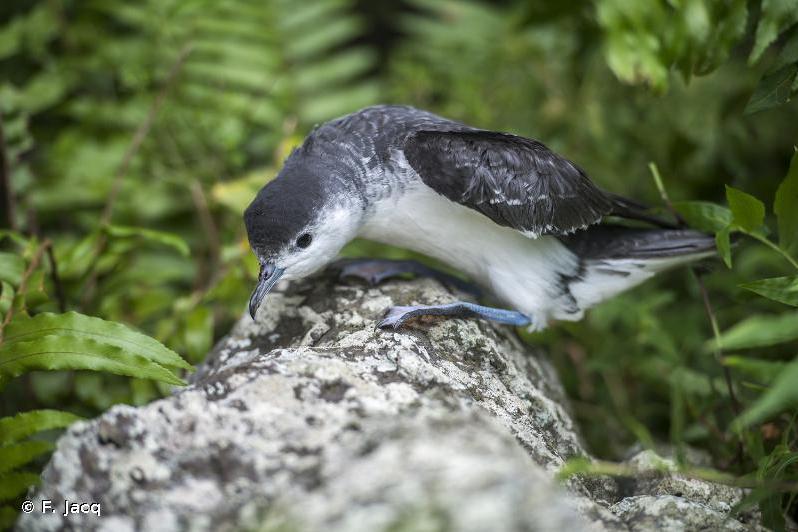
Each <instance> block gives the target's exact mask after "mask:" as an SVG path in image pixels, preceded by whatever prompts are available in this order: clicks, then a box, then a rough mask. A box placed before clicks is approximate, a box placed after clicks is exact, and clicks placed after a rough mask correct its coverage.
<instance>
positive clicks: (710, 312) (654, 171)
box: [648, 162, 742, 452]
mask: <svg viewBox="0 0 798 532" xmlns="http://www.w3.org/2000/svg"><path fill="white" fill-rule="evenodd" d="M648 168H649V170H650V171H651V175H652V176H653V178H654V183H655V184H656V186H657V190H659V195H660V197H661V198H662V201H663V203H664V204H665V207H666V208H667V209H668V210H669V211H670V212H671V214H672V215H673V217H674V218H675V219H676V221H677V223H678V224H679V225H680V226H686V225H687V223H686V222H685V220H684V218H682V217H681V216H680V215H679V213H678V212H676V209H675V208H674V206H673V203H672V202H671V200H670V197H668V192H667V190H665V185H664V184H663V182H662V177H661V176H660V174H659V169H658V168H657V165H656V164H654V163H653V162H651V163H649V164H648ZM690 271H691V272H692V273H693V276H694V277H695V280H696V282H697V283H698V290H699V291H700V292H701V299H702V300H703V302H704V310H705V311H706V314H707V318H709V323H710V325H711V326H712V334H713V336H714V338H715V345H714V348H713V354H714V355H715V360H717V361H718V364H720V367H721V371H723V379H724V380H725V381H726V388H728V390H729V398H730V399H731V403H732V411H733V412H734V414H735V416H738V415H740V410H741V409H740V402H739V401H738V400H737V394H736V393H735V392H734V386H733V383H732V378H731V371H730V370H729V367H728V366H726V365H725V364H724V363H723V350H722V349H721V344H720V327H718V319H717V317H716V316H715V311H714V309H713V308H712V302H711V301H710V300H709V292H708V291H707V287H706V286H705V285H704V280H703V279H702V278H701V274H700V273H699V272H698V270H696V268H695V267H692V266H691V267H690ZM739 446H742V437H741V438H740V440H739ZM739 450H740V447H738V452H739Z"/></svg>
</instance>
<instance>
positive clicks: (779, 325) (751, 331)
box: [706, 312, 798, 350]
mask: <svg viewBox="0 0 798 532" xmlns="http://www.w3.org/2000/svg"><path fill="white" fill-rule="evenodd" d="M797 338H798V312H788V313H784V314H775V315H762V316H751V317H750V318H746V319H745V320H743V321H741V322H740V323H738V324H736V325H734V326H733V327H732V328H730V329H728V330H726V331H724V332H723V333H721V335H720V347H721V348H722V349H749V348H751V347H764V346H769V345H776V344H781V343H784V342H789V341H792V340H795V339H797ZM713 347H717V344H716V343H715V340H714V339H713V340H710V341H709V342H707V345H706V348H707V350H710V349H711V348H713Z"/></svg>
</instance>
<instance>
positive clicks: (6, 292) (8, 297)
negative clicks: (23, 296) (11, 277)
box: [0, 281, 14, 316]
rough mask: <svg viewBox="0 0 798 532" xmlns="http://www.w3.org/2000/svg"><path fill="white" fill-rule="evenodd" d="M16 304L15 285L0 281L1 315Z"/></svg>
mask: <svg viewBox="0 0 798 532" xmlns="http://www.w3.org/2000/svg"><path fill="white" fill-rule="evenodd" d="M13 304H14V287H13V286H11V285H10V284H8V283H7V282H5V281H2V282H0V316H3V315H4V314H5V313H6V312H8V309H10V308H11V305H13Z"/></svg>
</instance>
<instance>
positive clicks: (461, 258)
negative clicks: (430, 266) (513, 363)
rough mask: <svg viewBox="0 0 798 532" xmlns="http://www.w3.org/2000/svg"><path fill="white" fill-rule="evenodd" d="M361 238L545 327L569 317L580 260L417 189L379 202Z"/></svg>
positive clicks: (549, 241)
mask: <svg viewBox="0 0 798 532" xmlns="http://www.w3.org/2000/svg"><path fill="white" fill-rule="evenodd" d="M360 236H362V237H363V238H368V239H370V240H376V241H379V242H384V243H386V244H391V245H395V246H400V247H404V248H407V249H411V250H413V251H417V252H419V253H423V254H425V255H429V256H431V257H435V258H436V259H439V260H441V261H443V262H445V263H447V264H449V265H451V266H453V267H455V268H457V269H459V270H461V271H463V272H464V273H466V274H468V275H469V276H470V277H471V278H472V279H473V280H475V281H476V282H478V283H479V284H481V285H483V286H484V287H486V288H488V289H489V290H491V291H492V292H493V293H494V294H495V295H496V296H497V297H498V298H499V299H500V300H501V301H502V302H504V303H505V304H507V305H509V306H511V307H512V308H514V309H516V310H519V311H521V312H523V313H524V314H527V315H528V316H530V317H531V318H532V319H533V322H535V323H534V325H535V326H537V327H543V326H545V324H546V323H547V322H548V320H549V319H550V318H552V317H557V318H559V317H565V316H564V315H562V314H563V312H567V311H566V310H565V309H563V308H562V307H563V304H564V303H563V301H562V300H561V297H562V291H561V286H562V278H561V275H568V274H570V273H571V272H574V271H576V268H577V259H576V257H575V256H574V255H573V254H572V253H571V252H570V251H569V250H568V249H567V248H566V247H565V246H564V245H563V244H562V243H560V241H559V240H557V239H556V238H554V237H550V236H543V237H539V238H536V239H532V238H529V237H526V236H524V235H523V234H521V233H520V232H518V231H516V230H514V229H510V228H507V227H501V226H499V225H497V224H495V223H494V222H493V221H491V220H490V219H489V218H487V217H486V216H483V215H481V214H479V213H478V212H476V211H474V210H472V209H469V208H467V207H463V206H461V205H458V204H456V203H454V202H452V201H449V200H447V199H446V198H444V197H443V196H440V195H439V194H437V193H436V192H435V191H433V190H432V189H430V188H428V187H427V186H426V185H423V184H418V185H416V186H415V187H414V188H413V189H412V190H408V191H406V192H405V193H404V194H402V195H401V197H399V198H387V199H384V200H381V201H380V202H379V203H378V205H377V206H376V210H375V211H374V212H373V213H372V214H371V215H370V216H369V218H368V220H367V222H366V223H365V225H364V226H363V227H362V229H361V231H360Z"/></svg>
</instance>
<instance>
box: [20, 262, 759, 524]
mask: <svg viewBox="0 0 798 532" xmlns="http://www.w3.org/2000/svg"><path fill="white" fill-rule="evenodd" d="M455 297H457V298H461V297H462V295H460V294H452V293H451V292H449V291H448V290H446V289H445V288H443V287H442V286H440V285H439V284H437V283H436V282H433V281H430V280H417V281H411V282H395V283H388V284H386V285H383V286H380V287H377V288H369V287H364V286H362V285H358V284H339V283H337V282H335V281H334V280H332V279H331V277H329V276H323V277H317V278H314V279H311V280H306V281H302V282H298V283H294V284H293V285H291V286H290V287H289V288H288V290H287V291H285V292H281V293H275V294H272V295H270V296H269V299H268V301H267V305H266V307H265V308H264V309H263V310H262V311H261V313H260V314H259V316H258V320H257V322H252V321H251V320H250V319H249V318H248V317H245V318H243V319H242V320H241V321H240V322H239V323H238V324H237V325H236V327H235V328H234V330H233V331H232V332H231V334H230V335H229V336H228V337H227V338H225V339H224V340H223V341H222V342H220V343H219V344H218V345H217V346H216V348H215V349H214V351H213V352H212V353H210V354H209V356H208V359H207V361H206V363H205V364H204V365H203V366H202V367H201V368H200V369H199V370H198V372H197V373H196V375H194V376H193V378H192V384H191V385H190V386H188V387H186V388H185V389H182V390H179V391H177V392H176V393H175V394H174V395H173V396H170V397H167V398H164V399H162V400H159V401H156V402H154V403H151V404H149V405H147V406H144V407H140V408H133V407H129V406H117V407H114V408H112V409H111V410H110V411H108V412H106V413H105V414H103V415H102V416H100V417H99V418H97V419H95V420H92V421H86V422H80V423H77V424H75V425H74V426H72V427H71V428H70V429H69V430H68V431H67V433H66V434H65V435H64V436H63V437H62V438H61V439H60V441H59V443H58V448H57V450H56V452H55V453H54V455H53V457H52V459H51V461H50V464H49V465H48V466H47V468H46V470H45V472H44V475H43V484H42V487H41V489H40V490H39V491H38V492H37V493H36V494H35V495H34V497H33V500H34V502H35V504H36V507H37V508H39V507H40V504H41V501H42V499H49V500H52V501H53V505H54V507H55V508H57V509H59V510H61V511H60V512H56V513H52V514H47V515H41V514H40V513H38V512H35V513H32V514H28V515H25V516H23V517H22V518H21V519H20V521H19V522H18V528H19V529H20V530H59V529H62V528H64V527H69V526H71V527H74V528H75V529H86V530H107V531H114V532H116V531H125V530H145V531H149V530H213V531H216V530H240V529H247V530H249V529H252V530H265V531H271V530H274V531H277V530H279V531H292V530H313V531H315V530H318V531H321V530H324V531H328V530H329V531H339V530H340V531H350V530H351V531H360V530H363V531H379V530H463V531H471V530H473V531H486V530H497V531H503V530H508V531H509V530H583V529H596V530H628V529H635V530H640V529H646V528H647V527H658V526H666V527H670V528H671V529H674V530H693V529H698V528H702V527H704V528H706V527H707V526H710V527H714V526H722V527H726V526H728V527H729V529H732V530H734V529H739V530H744V529H748V528H750V526H749V525H746V524H744V523H742V522H740V521H737V520H735V519H733V518H729V517H728V515H729V509H730V508H731V506H732V505H733V504H734V503H735V502H736V501H738V500H739V498H740V497H741V493H740V492H739V490H732V491H730V492H726V491H723V490H727V489H729V490H730V489H731V488H725V487H719V486H714V485H707V486H701V485H698V484H695V485H692V484H690V485H689V486H688V485H684V486H682V487H681V488H679V489H680V490H681V492H680V495H681V496H676V495H675V494H674V493H673V492H674V490H675V489H676V488H673V486H674V485H675V484H673V483H674V482H676V483H678V482H680V481H679V479H677V478H676V477H674V476H673V475H667V476H665V477H663V478H660V479H659V483H657V482H655V481H654V480H652V478H651V477H650V476H649V477H645V479H642V478H641V479H638V480H632V481H631V483H629V482H627V483H626V486H627V489H625V490H624V491H623V494H622V492H621V490H620V489H619V486H618V483H616V482H615V481H614V480H611V479H607V478H598V479H595V478H594V479H581V478H576V479H572V480H571V481H569V482H568V483H567V484H565V485H560V484H558V483H557V482H555V481H554V480H553V473H554V472H555V471H556V470H557V469H558V468H559V467H560V466H561V465H562V464H563V463H564V461H565V460H567V459H568V458H570V457H573V456H577V455H587V452H586V451H585V449H584V448H583V445H582V443H581V441H580V437H579V435H578V431H577V430H576V428H575V426H574V423H573V420H572V417H571V415H570V414H569V410H568V408H569V407H568V406H567V401H566V398H565V395H564V393H563V390H562V388H561V386H560V384H559V381H558V379H557V376H556V375H555V373H554V371H553V369H552V367H551V365H550V364H549V363H548V362H547V360H546V358H545V355H544V354H543V353H541V352H539V351H537V350H534V349H530V348H529V347H526V346H524V345H522V344H521V343H520V342H519V340H518V339H517V338H516V337H515V335H514V333H513V331H512V329H510V328H508V327H502V326H494V325H491V324H488V323H485V322H480V321H463V320H448V321H441V320H438V319H434V320H426V321H421V322H415V323H412V324H411V326H410V328H408V329H405V330H402V331H398V332H394V331H382V330H376V329H375V328H374V324H375V323H376V322H377V321H378V319H379V318H380V317H381V316H382V314H383V313H384V311H385V310H386V309H387V308H388V307H389V306H391V305H394V304H400V305H407V304H414V303H426V304H431V303H443V302H446V301H451V300H452V299H453V298H455ZM637 459H638V462H639V461H640V460H641V458H640V457H637ZM633 461H634V459H633ZM630 463H632V462H630ZM644 466H645V464H641V467H644ZM668 479H670V480H668ZM666 481H670V482H671V484H667V483H664V482H666ZM690 482H697V481H688V484H689V483H690ZM663 483H664V484H663ZM704 484H706V483H704ZM628 486H633V487H634V489H633V490H632V492H629V489H628ZM712 490H715V491H712ZM65 500H68V501H72V502H74V501H79V502H99V503H101V505H102V516H101V517H97V516H93V515H83V514H77V515H70V516H67V517H64V516H63V515H61V513H62V511H63V510H62V509H63V504H64V501H65ZM734 527H737V528H734Z"/></svg>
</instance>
